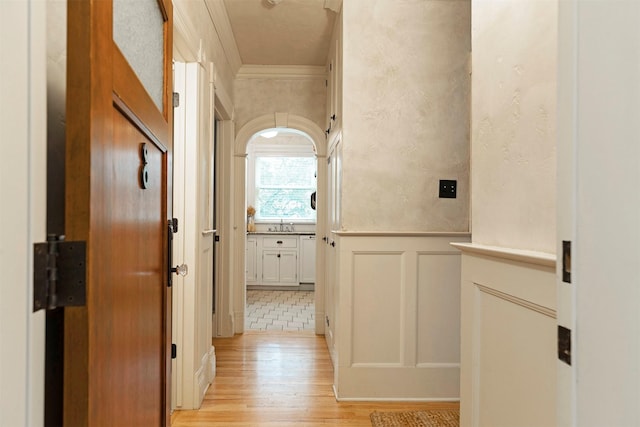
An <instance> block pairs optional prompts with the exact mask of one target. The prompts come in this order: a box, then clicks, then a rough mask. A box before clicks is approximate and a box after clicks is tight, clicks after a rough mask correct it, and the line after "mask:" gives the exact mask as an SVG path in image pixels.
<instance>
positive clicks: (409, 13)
mask: <svg viewBox="0 0 640 427" xmlns="http://www.w3.org/2000/svg"><path fill="white" fill-rule="evenodd" d="M470 16H471V4H470V2H469V1H465V0H460V1H458V0H452V1H439V0H423V1H415V0H369V1H366V2H365V1H346V2H344V3H343V17H344V35H343V49H344V63H343V64H344V65H343V66H344V68H343V119H344V120H343V124H344V128H343V187H342V195H343V197H342V228H343V229H345V230H372V231H382V230H391V231H410V230H411V231H413V230H416V231H468V230H469V185H468V184H469V91H470V86H469V85H470V77H469V73H468V70H467V67H466V65H467V61H468V56H469V51H470V19H471V18H470ZM440 179H456V180H458V197H457V198H456V199H440V198H438V183H439V180H440Z"/></svg>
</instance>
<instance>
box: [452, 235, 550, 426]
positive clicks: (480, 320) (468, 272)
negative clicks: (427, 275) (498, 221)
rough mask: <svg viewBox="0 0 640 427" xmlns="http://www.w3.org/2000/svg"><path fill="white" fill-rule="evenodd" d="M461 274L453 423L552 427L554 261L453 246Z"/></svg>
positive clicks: (546, 256) (532, 255) (505, 251)
mask: <svg viewBox="0 0 640 427" xmlns="http://www.w3.org/2000/svg"><path fill="white" fill-rule="evenodd" d="M454 246H456V247H458V248H460V249H462V251H463V255H462V278H461V310H462V311H461V382H460V398H461V404H460V425H461V426H463V427H466V426H485V425H555V420H556V376H555V375H556V363H557V362H556V353H557V350H556V300H555V296H556V290H555V261H554V259H552V256H551V255H549V254H536V253H533V252H527V253H526V254H525V253H523V251H512V250H510V249H508V248H500V249H496V248H489V249H488V250H487V248H486V247H482V246H479V245H478V246H476V245H467V244H456V245H454Z"/></svg>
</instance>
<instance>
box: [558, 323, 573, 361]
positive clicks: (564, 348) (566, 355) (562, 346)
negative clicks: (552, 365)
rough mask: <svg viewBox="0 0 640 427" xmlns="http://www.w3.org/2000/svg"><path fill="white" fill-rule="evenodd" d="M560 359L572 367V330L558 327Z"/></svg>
mask: <svg viewBox="0 0 640 427" xmlns="http://www.w3.org/2000/svg"><path fill="white" fill-rule="evenodd" d="M558 359H560V360H562V361H563V362H564V363H566V364H567V365H569V366H571V329H567V328H565V327H564V326H560V325H558Z"/></svg>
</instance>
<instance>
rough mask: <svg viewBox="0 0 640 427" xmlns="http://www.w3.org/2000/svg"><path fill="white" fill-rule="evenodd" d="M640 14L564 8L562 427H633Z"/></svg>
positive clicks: (610, 7)
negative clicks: (567, 358) (566, 351)
mask: <svg viewBox="0 0 640 427" xmlns="http://www.w3.org/2000/svg"><path fill="white" fill-rule="evenodd" d="M639 19H640V3H639V2H637V1H619V2H589V1H567V2H564V1H562V2H560V8H559V25H558V29H559V52H558V61H559V63H558V65H559V66H558V70H559V80H558V89H559V92H558V94H559V103H558V107H559V109H558V111H559V114H558V205H557V209H558V270H559V271H558V279H557V280H558V324H559V325H560V326H563V327H566V328H567V329H569V330H570V331H571V332H570V335H569V336H570V337H571V352H570V355H571V365H568V364H567V363H564V362H558V376H557V378H558V396H559V397H558V398H559V402H558V403H559V404H558V408H559V409H560V411H559V413H558V422H557V423H556V424H557V425H558V426H603V425H607V426H632V425H633V426H635V425H640V409H639V405H638V402H640V362H639V361H640V339H638V337H639V336H640V310H638V307H639V301H640V286H639V279H638V278H639V277H640V191H638V184H640V143H639V137H638V135H640V120H638V118H639V117H640V79H639V78H638V77H639V68H638V64H640V27H639V26H638V24H637V23H638V20H639ZM563 240H566V241H570V242H571V246H572V251H571V252H572V253H571V257H570V258H568V257H567V259H565V257H563V256H562V244H561V242H562V241H563ZM563 265H565V266H566V269H567V270H568V271H567V272H570V280H568V279H569V277H565V278H564V279H563V274H562V273H563V270H564V269H563ZM565 276H566V275H565Z"/></svg>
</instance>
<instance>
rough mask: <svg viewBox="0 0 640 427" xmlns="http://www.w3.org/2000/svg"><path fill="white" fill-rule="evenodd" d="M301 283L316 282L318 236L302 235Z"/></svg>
mask: <svg viewBox="0 0 640 427" xmlns="http://www.w3.org/2000/svg"><path fill="white" fill-rule="evenodd" d="M299 269H300V283H315V282H316V236H300V266H299Z"/></svg>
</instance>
